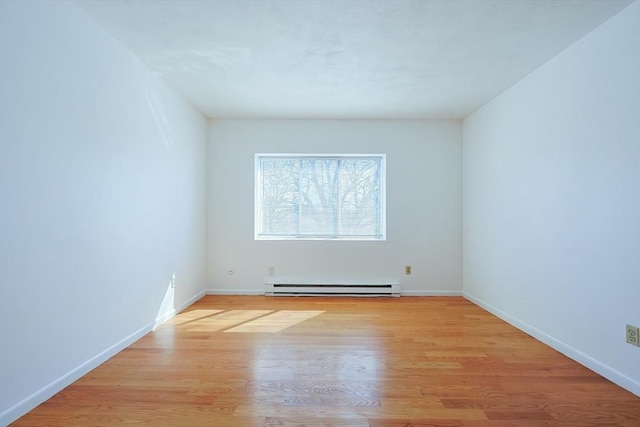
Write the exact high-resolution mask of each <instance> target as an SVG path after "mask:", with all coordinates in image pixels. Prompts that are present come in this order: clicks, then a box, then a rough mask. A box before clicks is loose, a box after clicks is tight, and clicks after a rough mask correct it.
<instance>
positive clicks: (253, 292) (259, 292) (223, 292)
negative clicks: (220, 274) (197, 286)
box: [206, 289, 264, 295]
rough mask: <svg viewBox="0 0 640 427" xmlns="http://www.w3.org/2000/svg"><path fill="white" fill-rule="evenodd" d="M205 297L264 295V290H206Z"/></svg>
mask: <svg viewBox="0 0 640 427" xmlns="http://www.w3.org/2000/svg"><path fill="white" fill-rule="evenodd" d="M206 294H207V295H264V289H207V290H206Z"/></svg>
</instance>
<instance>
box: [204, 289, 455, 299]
mask: <svg viewBox="0 0 640 427" xmlns="http://www.w3.org/2000/svg"><path fill="white" fill-rule="evenodd" d="M206 294H207V295H264V289H207V291H206ZM400 295H402V296H408V297H409V296H412V297H434V296H455V297H459V296H462V292H461V291H416V290H403V291H401V292H400Z"/></svg>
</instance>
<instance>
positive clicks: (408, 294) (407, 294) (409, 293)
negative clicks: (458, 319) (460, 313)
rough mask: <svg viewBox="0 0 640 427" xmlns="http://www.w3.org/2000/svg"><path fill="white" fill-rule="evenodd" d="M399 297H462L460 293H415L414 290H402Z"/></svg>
mask: <svg viewBox="0 0 640 427" xmlns="http://www.w3.org/2000/svg"><path fill="white" fill-rule="evenodd" d="M400 295H401V296H403V297H459V296H462V291H415V290H410V289H406V290H402V291H400Z"/></svg>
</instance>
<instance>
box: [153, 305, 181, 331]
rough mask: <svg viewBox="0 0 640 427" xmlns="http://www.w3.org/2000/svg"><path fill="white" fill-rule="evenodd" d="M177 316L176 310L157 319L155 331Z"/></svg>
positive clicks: (154, 325) (154, 323)
mask: <svg viewBox="0 0 640 427" xmlns="http://www.w3.org/2000/svg"><path fill="white" fill-rule="evenodd" d="M175 315H176V310H175V309H173V310H169V311H168V312H166V313H165V314H163V315H162V316H158V317H156V320H155V322H153V329H154V330H155V329H156V328H157V327H158V326H160V325H162V324H163V323H164V322H166V321H167V320H169V319H172V318H173V317H174V316H175Z"/></svg>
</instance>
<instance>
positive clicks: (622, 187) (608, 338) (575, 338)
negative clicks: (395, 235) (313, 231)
mask: <svg viewBox="0 0 640 427" xmlns="http://www.w3.org/2000/svg"><path fill="white" fill-rule="evenodd" d="M463 135H464V155H463V159H464V160H463V174H464V185H463V187H464V197H463V200H464V201H463V204H464V228H463V233H464V244H463V246H464V263H463V265H464V292H465V294H466V295H468V296H469V297H471V298H472V299H473V300H474V301H476V302H479V303H481V304H482V305H484V306H485V307H488V308H490V309H492V310H493V311H494V312H496V313H499V314H500V315H501V316H503V317H505V318H507V319H509V320H510V321H512V322H513V323H516V324H517V325H519V326H520V327H522V328H524V329H525V330H527V331H528V332H530V333H532V334H534V335H535V336H537V337H538V338H541V339H542V340H543V341H546V342H547V343H550V344H552V345H553V346H555V347H556V348H557V349H560V350H561V351H563V352H565V353H566V354H569V355H570V356H571V357H574V358H575V359H577V360H579V361H581V362H582V363H583V364H585V365H587V366H589V367H591V368H592V369H594V370H596V371H597V372H599V373H601V374H603V375H604V376H606V377H608V378H610V379H612V380H614V381H616V382H617V383H618V384H620V385H622V386H624V387H626V388H628V389H630V390H632V391H634V392H635V393H636V394H638V393H640V348H638V347H633V346H631V345H629V344H626V343H625V324H626V323H630V324H635V325H640V5H639V3H638V2H635V3H634V4H632V5H631V6H629V7H628V8H627V9H625V10H623V11H622V12H621V13H620V14H618V15H617V16H615V17H614V18H612V19H611V20H610V21H608V22H606V23H605V24H603V25H602V26H600V27H599V28H597V29H596V30H594V31H593V32H591V33H590V34H588V35H587V36H585V37H584V38H583V39H581V40H580V41H578V42H577V43H575V44H574V45H573V46H571V47H570V48H568V49H567V50H565V51H564V52H562V53H561V54H559V55H558V56H556V57H555V58H553V59H552V60H551V61H549V62H548V63H546V64H545V65H544V66H542V67H541V68H539V69H538V70H536V71H535V72H533V73H532V74H531V75H529V76H528V77H526V78H525V79H523V80H522V81H520V82H519V83H518V84H516V85H515V86H513V87H512V88H511V89H509V90H508V91H506V92H505V93H503V94H502V95H500V96H499V97H498V98H496V99H494V100H493V101H492V102H490V103H488V104H487V105H485V106H484V107H483V108H481V109H480V110H479V111H477V112H475V113H474V114H472V115H471V116H469V117H468V118H467V119H466V120H465V121H464V134H463Z"/></svg>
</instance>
